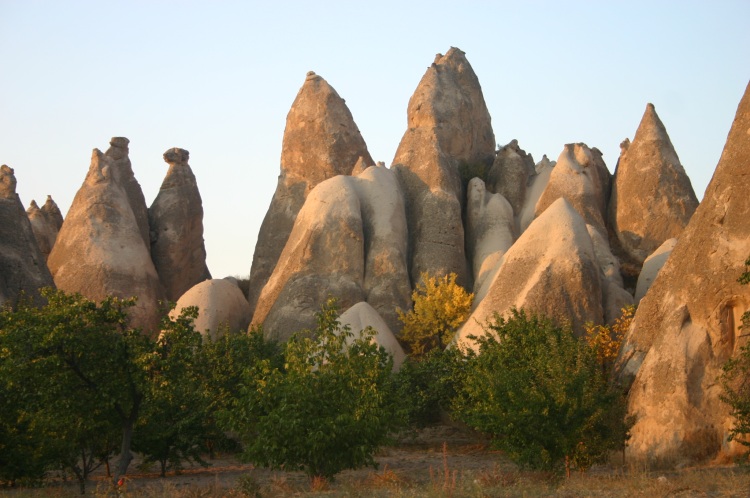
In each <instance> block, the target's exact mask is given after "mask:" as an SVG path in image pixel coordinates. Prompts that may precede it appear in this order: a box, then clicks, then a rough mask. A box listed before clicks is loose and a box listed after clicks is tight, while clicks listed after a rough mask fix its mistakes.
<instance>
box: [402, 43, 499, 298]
mask: <svg viewBox="0 0 750 498" xmlns="http://www.w3.org/2000/svg"><path fill="white" fill-rule="evenodd" d="M407 120H408V128H407V130H406V133H404V136H403V138H402V139H401V143H400V144H399V147H398V150H397V151H396V156H395V158H394V159H393V165H394V166H393V169H394V170H396V172H397V173H398V174H399V179H400V181H401V184H402V185H403V188H404V192H405V194H406V212H407V221H408V226H409V244H410V253H411V261H410V265H411V266H410V272H411V279H412V281H413V282H418V281H419V279H420V275H421V273H423V272H429V273H431V274H433V275H442V274H446V273H450V272H455V273H456V274H457V275H458V282H459V283H460V284H461V285H463V286H465V287H471V276H470V273H469V271H468V265H467V258H466V254H465V251H464V227H463V223H462V209H461V206H462V202H463V193H462V191H461V189H462V187H461V179H460V176H459V170H458V168H459V165H460V164H461V163H465V164H477V163H480V164H484V165H485V166H488V165H489V164H491V162H492V158H493V156H494V152H495V137H494V134H493V132H492V126H491V123H490V115H489V112H488V111H487V106H486V105H485V103H484V97H483V96H482V89H481V87H480V85H479V80H478V79H477V77H476V75H475V74H474V70H473V69H472V68H471V65H470V64H469V62H468V61H467V60H466V57H465V55H464V53H463V52H462V51H460V50H458V49H457V48H451V49H450V50H449V51H448V53H447V54H445V55H441V54H438V55H437V56H436V58H435V62H434V63H433V64H432V66H430V67H429V68H428V69H427V72H426V73H425V74H424V76H423V77H422V80H421V81H420V82H419V85H418V86H417V89H416V90H415V92H414V94H413V95H412V97H411V99H410V100H409V107H408V111H407Z"/></svg>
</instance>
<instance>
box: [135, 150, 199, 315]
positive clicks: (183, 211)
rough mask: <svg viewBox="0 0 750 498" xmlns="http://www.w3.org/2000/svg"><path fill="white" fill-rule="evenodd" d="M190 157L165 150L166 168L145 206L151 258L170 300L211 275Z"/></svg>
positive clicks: (175, 151) (180, 151)
mask: <svg viewBox="0 0 750 498" xmlns="http://www.w3.org/2000/svg"><path fill="white" fill-rule="evenodd" d="M189 157H190V154H189V153H188V151H186V150H185V149H178V148H173V149H169V150H168V151H166V152H165V153H164V161H166V162H167V163H168V164H169V170H168V171H167V175H166V177H165V178H164V182H162V184H161V189H160V190H159V194H158V195H157V196H156V199H155V200H154V202H153V204H151V207H150V208H149V209H148V218H149V226H150V229H151V259H152V260H153V262H154V266H155V267H156V271H157V273H158V274H159V278H160V279H161V282H162V284H163V285H164V289H165V291H166V297H167V299H168V300H170V301H176V300H177V299H178V298H179V297H180V296H182V295H183V294H184V293H185V292H186V291H187V290H188V289H190V288H191V287H193V286H194V285H195V284H197V283H199V282H202V281H204V280H206V279H209V278H211V273H210V272H209V271H208V267H207V266H206V246H205V244H204V243H203V202H202V200H201V194H200V192H199V191H198V184H197V183H196V181H195V175H194V174H193V170H192V169H190V165H189V164H188V159H189Z"/></svg>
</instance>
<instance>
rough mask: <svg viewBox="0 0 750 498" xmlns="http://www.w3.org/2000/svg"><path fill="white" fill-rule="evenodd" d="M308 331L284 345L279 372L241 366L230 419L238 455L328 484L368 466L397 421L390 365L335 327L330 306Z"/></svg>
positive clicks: (263, 364)
mask: <svg viewBox="0 0 750 498" xmlns="http://www.w3.org/2000/svg"><path fill="white" fill-rule="evenodd" d="M317 320H318V326H317V329H316V330H315V331H313V332H309V331H308V332H307V333H297V334H295V335H294V336H293V337H292V339H290V340H289V341H288V342H287V343H286V345H285V347H284V368H283V369H281V368H278V367H276V366H274V365H273V363H272V361H271V360H269V359H264V360H262V361H260V362H257V363H255V364H254V365H252V366H251V367H250V368H248V369H247V370H246V371H245V373H244V375H243V380H242V384H241V386H240V387H239V396H238V398H237V399H236V401H235V403H234V405H233V408H232V410H231V412H230V414H229V423H230V427H231V428H232V429H233V430H234V431H236V432H237V433H238V434H239V435H240V437H241V439H242V442H243V443H244V457H245V458H246V459H247V460H249V461H251V462H253V463H255V464H257V465H261V466H266V467H273V468H280V467H283V468H285V469H300V470H304V471H305V472H306V473H307V474H308V475H309V476H310V477H311V478H312V477H323V478H327V479H330V478H332V477H333V476H334V475H335V474H337V473H338V472H340V471H341V470H344V469H349V468H358V467H362V466H365V465H374V464H375V462H374V459H373V453H374V451H375V450H376V449H377V448H378V447H379V446H380V445H382V444H383V443H384V441H385V440H386V438H387V435H388V432H389V430H390V429H391V428H393V427H394V426H395V425H396V423H397V420H396V418H395V417H394V416H393V411H394V410H393V400H392V392H393V391H392V389H391V388H390V382H391V368H392V363H393V360H392V358H391V357H390V356H389V355H388V353H386V352H385V350H384V349H383V348H381V347H379V346H377V345H376V344H374V343H373V342H372V341H371V335H372V334H373V332H372V331H368V332H365V333H363V334H362V335H361V336H360V337H358V338H356V339H355V340H354V341H353V343H352V344H351V345H349V346H347V337H350V336H351V335H352V333H351V331H350V330H349V329H348V327H342V326H341V325H340V323H339V322H338V311H337V308H336V305H335V301H330V300H329V302H328V303H327V305H326V306H324V307H323V309H322V310H321V311H320V312H319V313H318V314H317Z"/></svg>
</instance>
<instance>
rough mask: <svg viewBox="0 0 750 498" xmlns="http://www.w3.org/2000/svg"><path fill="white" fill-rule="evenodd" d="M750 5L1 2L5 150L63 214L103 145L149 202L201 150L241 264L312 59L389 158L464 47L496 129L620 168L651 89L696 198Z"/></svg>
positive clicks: (729, 101)
mask: <svg viewBox="0 0 750 498" xmlns="http://www.w3.org/2000/svg"><path fill="white" fill-rule="evenodd" d="M748 20H750V1H748V0H737V1H722V0H718V1H711V2H708V1H701V2H694V1H660V0H651V1H648V2H640V1H629V2H612V1H607V2H594V1H586V2H567V1H566V2H560V1H548V2H535V1H514V2H499V1H498V2H490V1H487V2H478V1H474V2H472V1H466V2H461V3H459V2H456V1H451V2H444V1H430V2H422V1H404V0H401V1H397V2H394V1H373V2H357V1H352V0H349V1H325V0H318V1H316V2H310V1H298V2H292V1H287V2H282V1H276V2H252V1H250V2H247V1H246V2H223V1H211V2H209V1H204V2H188V1H179V2H178V1H158V0H149V1H132V2H124V1H123V2H115V1H104V0H98V1H89V2H83V1H52V0H49V1H34V0H0V67H1V69H2V70H1V73H0V75H1V76H0V163H4V164H8V165H9V166H11V167H13V168H14V169H15V171H16V178H17V179H18V193H19V195H20V196H21V200H22V202H23V203H24V205H25V206H27V205H28V203H29V202H30V201H31V199H32V198H33V199H36V200H37V202H40V203H41V202H43V201H44V199H45V196H46V195H47V194H52V196H53V197H54V199H55V200H56V201H57V203H58V204H59V205H60V208H61V209H62V210H63V212H64V213H65V212H66V211H67V210H68V208H69V206H70V203H71V202H72V200H73V196H74V195H75V193H76V191H77V189H78V187H79V186H80V185H81V183H82V181H83V179H84V177H85V175H86V171H87V169H88V165H89V160H90V155H91V149H93V148H94V147H97V148H100V149H102V150H106V148H107V147H108V142H109V138H110V137H112V136H126V137H128V138H129V139H130V141H131V143H130V151H131V154H130V157H131V160H132V162H133V169H134V171H135V174H136V177H137V178H138V180H139V182H140V183H141V186H142V187H143V191H144V194H145V196H146V201H147V203H149V204H150V203H151V201H152V200H153V199H154V197H155V196H156V193H157V192H158V189H159V186H160V185H161V181H162V179H163V177H164V174H165V173H166V170H167V165H166V164H165V163H164V162H163V160H162V157H161V156H162V153H163V152H164V151H165V150H167V149H168V148H171V147H182V148H185V149H188V150H189V151H190V164H191V166H192V168H193V171H194V172H195V175H196V176H197V178H198V185H199V188H200V190H201V195H202V197H203V205H204V210H205V218H204V226H205V239H206V248H207V251H208V263H209V267H210V269H211V271H212V273H213V274H214V276H215V277H223V276H226V275H243V274H244V275H246V274H247V273H248V272H249V270H250V264H251V261H252V255H253V251H254V248H255V241H256V237H257V234H258V229H259V227H260V223H261V221H262V219H263V216H264V215H265V212H266V210H267V208H268V204H269V202H270V200H271V197H272V195H273V192H274V189H275V187H276V178H277V176H278V173H279V156H280V153H281V140H282V136H283V132H284V123H285V119H286V114H287V112H288V110H289V107H290V106H291V104H292V101H293V100H294V97H295V96H296V94H297V91H298V89H299V87H300V86H301V85H302V83H303V82H304V78H305V73H306V72H307V71H309V70H314V71H315V72H317V73H318V74H320V75H321V76H323V77H324V78H326V79H327V80H328V82H329V83H330V84H331V85H333V87H334V88H336V90H337V91H338V93H339V94H340V95H341V96H342V97H343V98H344V99H346V102H347V104H348V105H349V108H350V110H351V111H352V114H353V116H354V119H355V121H356V122H357V124H358V126H359V128H360V130H361V132H362V134H363V136H364V138H365V140H366V142H367V144H368V147H369V149H370V152H371V154H372V156H373V158H374V159H375V160H379V161H384V162H386V164H388V165H390V163H391V161H392V159H393V155H394V153H395V151H396V148H397V146H398V143H399V140H400V139H401V136H402V134H403V132H404V130H405V128H406V106H407V102H408V100H409V97H410V96H411V94H412V93H413V91H414V89H415V87H416V85H417V83H418V82H419V80H420V78H421V77H422V74H423V73H424V71H425V69H426V68H427V67H428V66H429V65H430V63H431V62H432V60H433V59H434V56H435V54H436V53H438V52H439V53H445V52H446V51H447V50H448V49H449V48H450V47H451V46H456V47H459V48H461V49H462V50H463V51H465V52H466V56H467V58H468V59H469V61H470V63H471V64H472V66H473V68H474V71H475V72H476V73H477V75H478V77H479V81H480V83H481V84H482V88H483V91H484V96H485V100H486V102H487V106H488V108H489V110H490V114H491V115H492V123H493V127H494V130H495V136H496V141H497V142H498V143H500V144H505V143H507V142H509V141H510V140H512V139H514V138H516V139H518V141H519V143H520V145H521V147H522V148H524V149H525V150H526V151H527V152H530V153H531V154H532V155H533V156H534V159H535V160H537V161H538V160H539V159H541V157H542V155H543V154H547V155H548V156H549V157H550V159H556V158H557V156H558V155H559V153H560V152H561V151H562V148H563V145H564V144H565V143H568V142H585V143H586V144H588V145H589V146H591V147H598V148H599V149H600V150H602V152H604V159H605V161H606V162H607V165H608V166H609V169H610V171H614V167H615V164H616V162H617V157H618V154H619V144H620V142H621V141H622V140H623V139H624V138H626V137H630V138H631V139H632V137H633V135H634V133H635V130H636V128H637V126H638V123H639V121H640V119H641V116H642V114H643V111H644V110H645V107H646V103H647V102H653V103H654V105H655V106H656V110H657V113H658V114H659V116H660V117H661V119H662V121H663V122H664V124H665V125H666V127H667V131H668V132H669V134H670V137H671V139H672V142H673V144H674V146H675V148H676V150H677V153H678V155H679V157H680V159H681V161H682V164H683V165H684V166H685V168H686V170H687V171H688V174H689V175H690V178H691V180H692V182H693V187H694V188H695V190H696V193H697V194H698V196H699V197H702V194H703V191H704V190H705V187H706V185H707V184H708V181H709V180H710V177H711V174H712V173H713V170H714V168H715V166H716V163H717V161H718V159H719V156H720V154H721V150H722V147H723V145H724V141H725V140H726V135H727V132H728V131H729V127H730V125H731V122H732V119H733V117H734V113H735V110H736V107H737V104H738V103H739V100H740V97H741V96H742V92H743V91H744V89H745V86H746V85H747V83H748V80H749V79H750V29H748Z"/></svg>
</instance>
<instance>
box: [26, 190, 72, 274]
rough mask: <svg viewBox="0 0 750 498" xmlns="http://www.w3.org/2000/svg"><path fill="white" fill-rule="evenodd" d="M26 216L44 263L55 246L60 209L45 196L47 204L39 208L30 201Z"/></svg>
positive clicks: (58, 229)
mask: <svg viewBox="0 0 750 498" xmlns="http://www.w3.org/2000/svg"><path fill="white" fill-rule="evenodd" d="M26 215H27V216H28V217H29V221H30V222H31V228H32V229H33V230H34V237H36V242H37V244H38V245H39V250H40V251H42V255H44V259H45V261H46V260H47V258H48V257H49V253H50V252H52V247H53V246H54V245H55V240H57V234H58V232H59V231H60V227H61V226H62V221H63V220H62V213H60V208H58V207H57V204H55V201H53V200H52V197H50V196H47V202H45V203H44V206H42V207H41V208H40V207H39V205H38V204H37V203H36V201H34V200H32V201H31V204H30V205H29V207H28V208H27V209H26Z"/></svg>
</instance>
